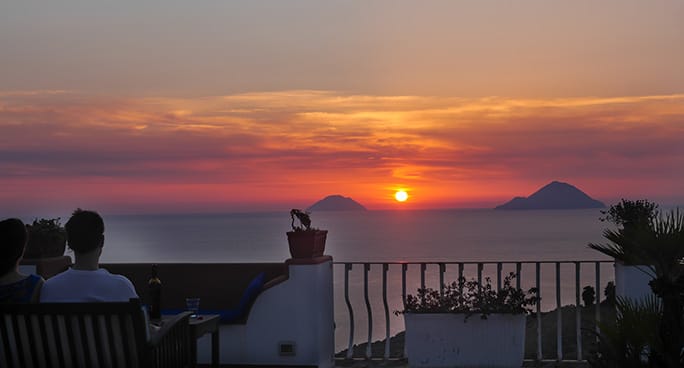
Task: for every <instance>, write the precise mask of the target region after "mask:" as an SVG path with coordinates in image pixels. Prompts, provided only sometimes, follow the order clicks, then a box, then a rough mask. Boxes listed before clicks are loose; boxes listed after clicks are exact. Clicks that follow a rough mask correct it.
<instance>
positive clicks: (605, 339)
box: [588, 296, 663, 368]
mask: <svg viewBox="0 0 684 368" xmlns="http://www.w3.org/2000/svg"><path fill="white" fill-rule="evenodd" d="M615 305H616V308H617V318H616V320H615V321H602V322H600V323H599V327H600V330H601V333H600V334H598V337H599V344H598V347H597V350H595V351H593V352H592V353H591V355H590V357H589V359H588V361H589V364H590V365H591V366H592V367H600V368H603V367H606V368H608V367H611V368H612V367H660V366H662V350H663V349H662V345H661V344H660V339H659V338H658V334H659V331H658V325H659V322H660V320H661V318H662V307H661V305H660V301H659V299H658V298H656V297H655V296H651V297H648V298H644V299H642V300H639V301H634V300H632V299H623V298H617V301H616V304H615Z"/></svg>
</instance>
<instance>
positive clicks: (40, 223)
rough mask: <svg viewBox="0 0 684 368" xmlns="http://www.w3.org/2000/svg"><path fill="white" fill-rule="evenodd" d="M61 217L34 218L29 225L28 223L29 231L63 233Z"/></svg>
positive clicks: (35, 232) (33, 232) (34, 232)
mask: <svg viewBox="0 0 684 368" xmlns="http://www.w3.org/2000/svg"><path fill="white" fill-rule="evenodd" d="M60 220H61V218H60V217H57V218H53V219H44V218H42V219H40V220H38V219H34V220H33V223H32V224H31V225H28V226H27V227H28V228H29V231H30V232H31V233H32V234H54V233H63V232H64V227H63V226H62V224H61V223H60Z"/></svg>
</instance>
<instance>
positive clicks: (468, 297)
mask: <svg viewBox="0 0 684 368" xmlns="http://www.w3.org/2000/svg"><path fill="white" fill-rule="evenodd" d="M514 278H515V274H513V273H510V274H509V275H508V276H506V277H505V278H504V282H503V285H502V287H501V288H500V289H499V290H496V289H493V288H492V284H491V280H490V279H489V278H486V279H485V284H484V285H480V283H478V282H477V281H476V280H471V281H466V280H465V278H460V279H459V280H458V282H453V283H451V284H450V285H446V286H445V287H444V290H443V292H442V293H440V292H439V291H437V290H433V289H430V288H425V289H418V294H417V295H416V296H413V295H408V296H407V297H406V305H405V306H404V310H403V311H396V312H395V314H403V315H404V323H405V326H406V335H405V336H406V337H405V341H406V351H407V354H408V362H409V366H411V367H453V366H468V367H469V366H487V367H520V366H522V362H523V358H524V353H525V317H526V314H527V313H529V312H531V309H530V307H531V306H532V305H533V304H535V303H537V302H538V300H539V298H538V297H537V292H536V289H535V288H533V289H530V290H529V291H528V292H527V293H526V292H524V291H523V290H521V289H518V288H515V287H513V286H512V285H511V280H513V279H514ZM493 346H496V354H492V347H493Z"/></svg>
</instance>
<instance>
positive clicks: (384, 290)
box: [382, 263, 390, 360]
mask: <svg viewBox="0 0 684 368" xmlns="http://www.w3.org/2000/svg"><path fill="white" fill-rule="evenodd" d="M388 270H389V265H388V264H387V263H383V264H382V304H383V305H384V306H385V356H384V358H385V360H387V359H389V356H390V315H389V305H388V304H387V271H388Z"/></svg>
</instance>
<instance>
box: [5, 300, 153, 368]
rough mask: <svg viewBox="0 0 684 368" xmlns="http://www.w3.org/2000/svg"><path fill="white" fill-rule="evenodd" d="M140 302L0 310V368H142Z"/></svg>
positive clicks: (145, 352) (145, 358)
mask: <svg viewBox="0 0 684 368" xmlns="http://www.w3.org/2000/svg"><path fill="white" fill-rule="evenodd" d="M147 333H148V332H147V323H146V319H145V316H144V313H143V311H142V309H141V306H140V301H139V300H137V299H131V301H130V302H128V303H39V304H0V367H65V368H67V367H69V368H70V367H84V368H86V367H146V366H149V363H150V362H151V359H153V358H152V356H151V354H152V353H151V351H150V350H149V349H148V348H147V347H148V345H147Z"/></svg>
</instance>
